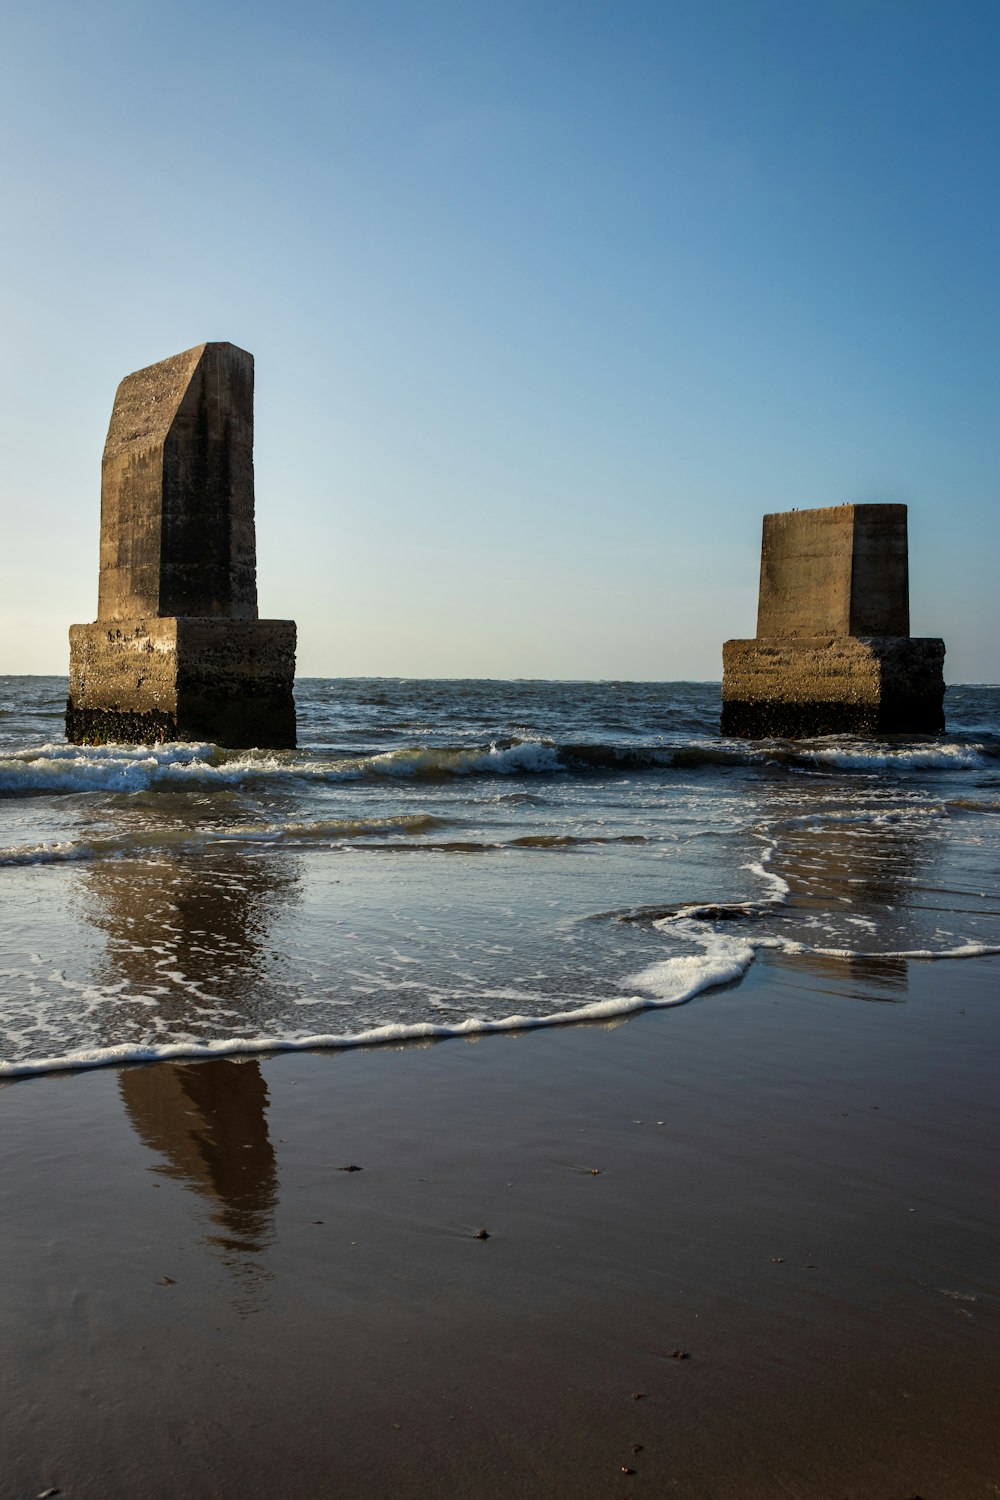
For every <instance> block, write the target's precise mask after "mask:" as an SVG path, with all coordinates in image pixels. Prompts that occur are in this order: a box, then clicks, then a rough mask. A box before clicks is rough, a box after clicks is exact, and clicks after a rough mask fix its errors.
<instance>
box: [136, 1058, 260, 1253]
mask: <svg viewBox="0 0 1000 1500" xmlns="http://www.w3.org/2000/svg"><path fill="white" fill-rule="evenodd" d="M118 1086H119V1088H120V1090H121V1096H122V1100H123V1102H124V1104H125V1108H126V1110H127V1111H128V1115H129V1118H130V1120H131V1122H132V1124H133V1126H134V1128H135V1131H136V1134H137V1135H138V1136H139V1138H140V1140H141V1141H142V1142H143V1144H144V1145H145V1146H148V1147H149V1149H150V1150H151V1151H156V1152H158V1153H159V1155H160V1156H162V1157H163V1159H164V1165H163V1166H162V1167H161V1168H160V1169H159V1170H161V1171H162V1172H164V1173H165V1174H166V1175H167V1176H169V1177H175V1178H177V1179H178V1180H179V1181H181V1182H184V1183H186V1184H187V1186H189V1187H190V1188H192V1189H193V1190H194V1191H195V1192H196V1193H199V1194H201V1195H202V1196H203V1197H204V1198H206V1199H208V1200H209V1202H210V1203H211V1204H212V1218H213V1220H214V1221H215V1223H216V1224H217V1225H219V1227H220V1229H221V1230H222V1231H223V1234H222V1243H223V1245H224V1246H225V1247H226V1248H228V1249H233V1250H242V1251H249V1252H254V1251H258V1250H262V1249H263V1248H264V1247H265V1246H266V1245H267V1243H268V1242H269V1241H270V1238H271V1234H272V1216H273V1212H274V1207H275V1204H276V1203H277V1198H278V1175H277V1166H276V1163H275V1157H274V1149H273V1147H272V1145H271V1142H270V1139H269V1137H268V1131H267V1106H268V1096H267V1084H266V1083H265V1082H264V1078H263V1075H262V1074H261V1071H260V1065H259V1063H257V1062H256V1061H252V1060H251V1061H246V1062H233V1061H231V1060H229V1059H220V1060H219V1061H217V1062H204V1063H160V1064H157V1065H156V1066H153V1067H147V1066H144V1067H139V1068H126V1069H125V1070H124V1071H123V1072H122V1073H121V1074H120V1075H119V1079H118Z"/></svg>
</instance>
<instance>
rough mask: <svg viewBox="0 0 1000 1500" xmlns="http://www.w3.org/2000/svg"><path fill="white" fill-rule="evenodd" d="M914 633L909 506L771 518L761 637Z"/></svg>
mask: <svg viewBox="0 0 1000 1500" xmlns="http://www.w3.org/2000/svg"><path fill="white" fill-rule="evenodd" d="M909 633H910V600H909V574H908V566H907V539H906V506H905V505H830V506H823V507H821V508H820V509H818V510H793V511H788V512H786V513H784V514H775V515H768V516H765V517H764V535H763V542H762V546H761V556H760V598H759V604H758V609H757V635H758V636H782V637H785V638H787V639H796V638H798V637H802V636H808V637H816V636H828V635H829V636H838V635H904V636H908V635H909Z"/></svg>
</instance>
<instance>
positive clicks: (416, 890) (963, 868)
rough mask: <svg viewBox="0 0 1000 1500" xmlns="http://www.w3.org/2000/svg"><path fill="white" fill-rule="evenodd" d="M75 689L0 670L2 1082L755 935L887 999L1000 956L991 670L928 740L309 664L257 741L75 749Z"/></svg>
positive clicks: (661, 690) (729, 952) (649, 999)
mask: <svg viewBox="0 0 1000 1500" xmlns="http://www.w3.org/2000/svg"><path fill="white" fill-rule="evenodd" d="M65 700H66V680H65V679H64V678H59V677H2V678H0V912H2V920H0V1081H9V1080H13V1079H15V1078H19V1077H24V1076H26V1075H30V1074H38V1073H45V1072H51V1071H56V1070H60V1069H69V1068H80V1067H95V1066H101V1065H108V1064H120V1063H124V1062H132V1061H135V1062H138V1061H144V1060H151V1059H155V1058H169V1057H173V1058H177V1057H202V1056H219V1055H223V1056H225V1055H233V1056H237V1055H240V1054H253V1053H266V1052H272V1051H279V1050H282V1049H290V1048H320V1047H323V1048H338V1047H350V1046H358V1045H364V1044H375V1043H386V1042H391V1043H397V1044H399V1043H405V1042H408V1041H410V1040H414V1039H421V1038H423V1039H426V1038H445V1037H449V1036H465V1037H475V1036H478V1035H480V1034H486V1033H489V1032H494V1031H528V1030H530V1029H531V1028H535V1027H540V1026H552V1025H560V1024H569V1023H573V1022H586V1021H602V1022H605V1023H610V1022H614V1021H617V1020H622V1019H626V1018H627V1017H628V1016H629V1015H630V1014H631V1013H633V1012H636V1011H639V1010H645V1009H649V1008H652V1007H672V1006H677V1005H680V1004H685V1003H695V1004H699V1005H711V1004H712V1000H713V994H714V993H717V991H718V989H719V987H720V986H734V985H738V984H739V983H740V981H741V979H742V978H743V977H744V976H745V975H746V974H747V972H748V971H749V970H750V969H751V967H752V966H753V965H760V964H768V963H776V962H780V963H781V964H784V965H794V966H803V967H806V968H809V969H810V970H811V971H812V972H813V973H818V974H820V975H824V974H825V975H828V976H831V977H832V978H836V979H837V981H838V984H837V986H836V989H837V994H838V995H839V997H840V1002H838V1003H842V1001H843V998H844V996H845V995H846V996H847V997H849V998H850V997H853V998H856V999H857V1000H859V1001H867V1002H873V1003H879V1002H884V1003H905V999H906V990H907V974H908V972H909V967H910V966H911V965H912V964H926V963H936V964H939V965H940V966H941V971H942V978H945V977H946V975H947V973H948V971H949V967H950V966H952V965H955V964H960V963H961V962H962V960H963V959H965V958H969V957H972V956H978V955H986V954H1000V816H998V814H1000V687H997V686H967V687H951V688H949V689H948V693H947V697H946V703H945V711H946V716H947V722H948V732H947V733H946V734H944V735H941V736H937V737H932V738H927V737H921V738H912V739H911V738H894V739H892V740H886V741H874V740H863V739H856V738H850V737H829V738H824V739H816V740H807V741H799V742H790V741H784V740H768V741H755V742H749V741H742V740H734V739H725V738H722V737H721V736H720V734H719V727H718V726H719V711H720V689H719V685H718V684H717V683H690V682H544V681H512V682H503V681H438V680H431V681H414V680H399V679H394V678H377V679H357V678H351V679H305V680H299V681H298V682H297V684H296V701H297V711H298V724H299V745H300V748H299V749H298V750H296V751H281V752H277V751H270V750H266V749H261V750H250V751H231V750H222V749H220V748H218V747H217V746H215V745H211V744H161V745H148V746H122V745H101V746H93V747H91V746H73V745H68V744H67V743H66V742H65V739H64V736H63V727H62V716H63V712H64V708H65ZM945 989H946V986H945ZM664 1024H667V1018H666V1017H665V1018H664Z"/></svg>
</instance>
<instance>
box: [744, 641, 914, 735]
mask: <svg viewBox="0 0 1000 1500" xmlns="http://www.w3.org/2000/svg"><path fill="white" fill-rule="evenodd" d="M722 664H723V677H722V733H723V734H728V735H736V736H740V737H742V738H745V739H768V738H771V737H774V738H781V739H808V738H810V737H812V736H814V735H823V734H860V735H885V734H941V733H942V732H943V730H944V675H943V667H944V642H943V641H941V640H932V639H923V640H921V639H914V638H913V637H911V636H832V637H822V638H819V637H817V638H813V639H797V640H795V641H789V640H787V639H784V638H782V637H778V636H772V637H767V636H764V637H759V638H758V639H757V640H752V641H727V642H726V643H725V645H724V646H723V648H722Z"/></svg>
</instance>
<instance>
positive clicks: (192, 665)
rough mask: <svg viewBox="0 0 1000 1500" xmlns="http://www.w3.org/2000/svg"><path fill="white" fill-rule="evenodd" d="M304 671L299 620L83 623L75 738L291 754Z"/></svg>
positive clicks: (73, 709) (75, 678)
mask: <svg viewBox="0 0 1000 1500" xmlns="http://www.w3.org/2000/svg"><path fill="white" fill-rule="evenodd" d="M294 673H295V625H294V622H293V621H291V620H225V619H218V618H200V619H199V618H186V617H183V616H173V617H171V618H169V619H145V620H120V621H114V622H111V621H100V620H99V621H98V622H97V623H96V624H94V625H73V626H72V627H71V629H70V683H69V706H68V709H67V713H66V737H67V739H69V740H72V741H74V742H75V743H76V744H82V743H86V742H88V741H93V740H98V741H101V742H103V741H106V740H116V741H119V742H124V743H127V744H150V743H155V742H156V741H160V740H210V741H212V742H213V743H214V744H218V745H226V746H229V747H230V748H234V749H239V748H248V747H251V746H262V747H263V746H266V747H269V748H272V749H281V748H289V747H292V746H294V744H295V701H294V698H293V696H292V680H293V677H294Z"/></svg>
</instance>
